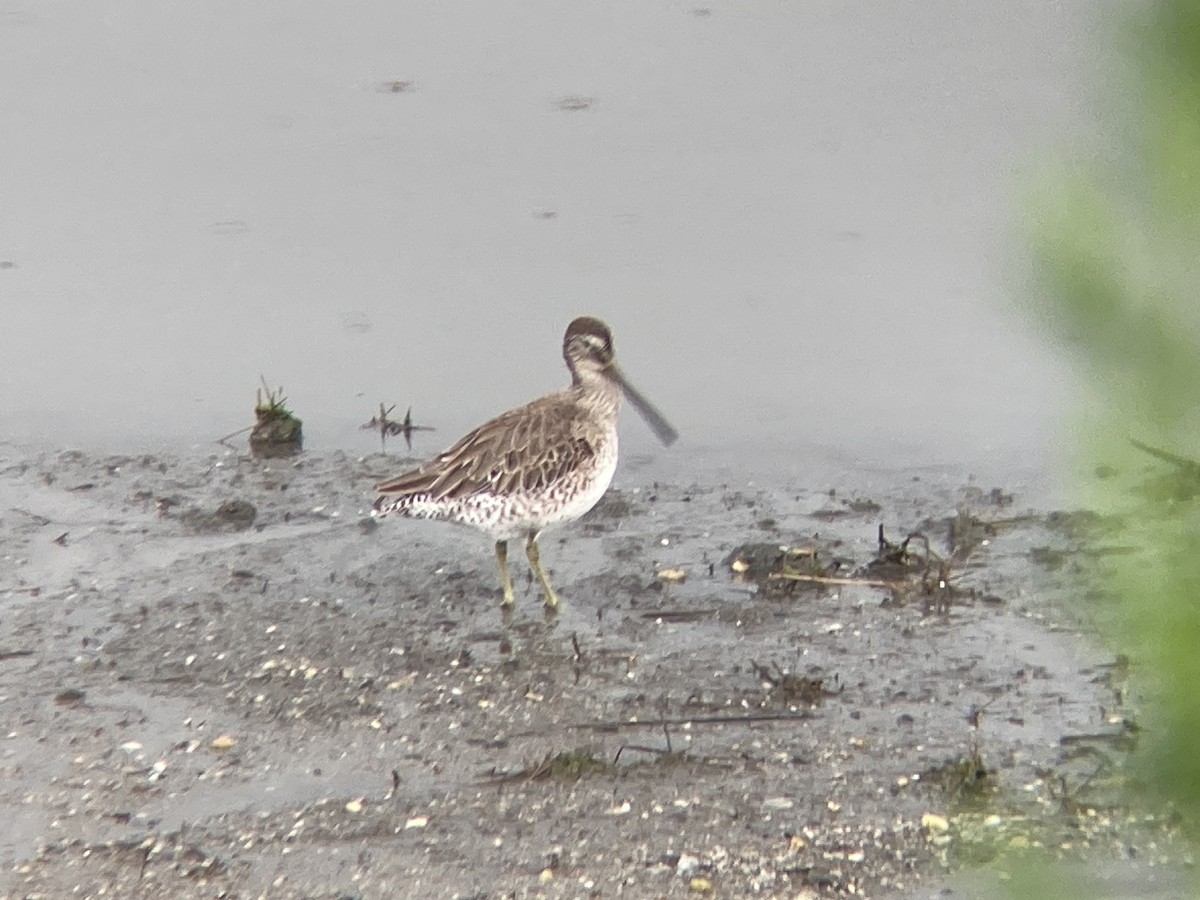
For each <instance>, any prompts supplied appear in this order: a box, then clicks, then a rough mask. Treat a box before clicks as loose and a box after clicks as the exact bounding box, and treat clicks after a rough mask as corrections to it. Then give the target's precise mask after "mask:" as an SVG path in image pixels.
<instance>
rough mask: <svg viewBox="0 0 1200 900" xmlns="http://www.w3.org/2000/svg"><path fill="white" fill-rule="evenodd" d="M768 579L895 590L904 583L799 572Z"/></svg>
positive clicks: (785, 573) (776, 574)
mask: <svg viewBox="0 0 1200 900" xmlns="http://www.w3.org/2000/svg"><path fill="white" fill-rule="evenodd" d="M767 578H782V579H784V580H786V581H809V582H812V583H813V584H857V585H861V586H863V587H881V588H895V587H899V586H900V585H901V584H903V582H900V581H883V580H880V579H877V578H839V577H837V576H834V575H802V574H800V573H799V572H772V573H770V574H769V575H768V576H767Z"/></svg>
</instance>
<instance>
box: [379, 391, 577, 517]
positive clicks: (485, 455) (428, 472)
mask: <svg viewBox="0 0 1200 900" xmlns="http://www.w3.org/2000/svg"><path fill="white" fill-rule="evenodd" d="M596 451H597V448H596V447H595V446H594V443H593V442H591V441H589V440H588V439H587V438H586V436H585V435H584V434H583V432H582V429H581V428H580V427H579V416H578V411H577V410H576V408H575V406H574V405H573V404H571V403H569V402H568V401H566V399H565V398H564V399H561V400H560V399H559V398H558V397H557V396H553V395H552V396H550V397H543V398H542V399H541V400H536V401H534V402H533V403H530V404H529V405H527V406H522V407H519V408H517V409H512V410H509V411H508V412H506V413H502V414H501V415H499V416H497V417H496V418H494V419H492V420H491V421H490V422H485V423H484V424H483V425H480V426H479V427H478V428H476V429H475V430H474V431H472V432H471V433H470V434H468V435H466V436H465V437H463V438H462V439H461V440H459V441H458V442H457V443H456V444H455V445H454V446H452V447H451V448H450V449H448V450H446V451H444V452H442V453H440V454H438V455H437V456H436V457H434V458H433V459H432V460H430V461H429V462H427V463H426V464H425V465H423V466H421V467H420V468H419V469H414V470H412V471H411V472H405V473H404V474H402V475H397V476H396V477H395V478H389V479H388V480H387V481H383V482H380V483H379V484H378V485H376V486H375V490H377V491H378V492H379V493H381V494H391V495H403V494H428V495H429V498H430V499H431V500H442V499H447V500H454V499H459V498H461V497H467V496H470V495H471V494H475V493H478V492H479V491H483V490H488V491H492V492H494V493H498V494H513V493H519V492H525V493H537V492H539V491H540V490H543V489H545V488H546V487H548V486H549V485H551V484H553V483H555V482H556V481H558V480H560V479H561V478H563V477H564V476H565V475H566V474H567V473H568V472H569V471H570V470H571V469H572V468H574V467H576V466H578V465H579V464H580V463H581V462H583V461H584V460H586V459H590V458H591V457H593V456H594V455H595V454H596Z"/></svg>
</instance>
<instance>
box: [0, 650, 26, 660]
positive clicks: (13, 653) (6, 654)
mask: <svg viewBox="0 0 1200 900" xmlns="http://www.w3.org/2000/svg"><path fill="white" fill-rule="evenodd" d="M22 656H33V651H32V650H0V662H4V661H5V660H6V659H19V658H20V657H22Z"/></svg>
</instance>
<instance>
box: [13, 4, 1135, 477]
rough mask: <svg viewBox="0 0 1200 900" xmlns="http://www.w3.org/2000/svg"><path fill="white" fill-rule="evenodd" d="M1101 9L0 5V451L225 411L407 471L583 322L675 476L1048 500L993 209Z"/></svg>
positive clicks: (532, 383)
mask: <svg viewBox="0 0 1200 900" xmlns="http://www.w3.org/2000/svg"><path fill="white" fill-rule="evenodd" d="M1115 9H1116V6H1115V4H1111V3H1106V4H1097V3H1095V2H1093V0H1070V2H1061V3H1055V4H1045V3H1040V2H1006V3H983V4H960V3H951V2H929V0H914V2H899V3H888V4H871V5H858V4H844V3H840V2H832V0H830V2H806V3H790V4H779V3H767V2H750V3H739V4H709V5H699V4H695V3H644V2H640V0H638V2H612V0H604V2H577V3H571V4H565V5H564V4H554V3H524V4H518V5H510V4H476V3H466V4H450V5H444V4H440V3H434V2H423V3H422V2H408V3H403V4H396V3H390V2H382V0H373V2H364V3H358V4H353V5H352V6H350V7H346V6H345V5H342V4H325V3H315V2H297V0H287V2H268V3H256V4H249V5H247V4H242V3H234V2H224V3H205V4H196V5H184V6H176V5H173V4H172V5H163V4H159V3H152V2H147V0H128V2H122V3H117V4H103V5H93V4H84V5H80V4H76V3H67V2H44V0H38V2H32V0H5V2H3V4H2V5H0V116H2V118H3V121H4V123H5V125H4V131H5V134H6V139H5V140H3V141H0V172H2V173H3V174H2V175H0V193H2V196H0V262H2V263H3V264H4V268H0V314H2V317H3V328H2V330H0V357H2V362H0V366H2V368H0V423H3V430H4V432H6V433H7V435H8V436H9V437H12V438H16V439H18V440H36V441H41V442H50V443H70V442H78V443H90V444H100V445H103V446H112V447H114V448H122V449H127V448H136V447H143V446H146V445H151V444H199V443H206V442H209V441H211V440H212V439H215V438H217V437H219V436H221V435H222V434H225V433H227V432H229V431H232V430H234V429H236V428H238V427H241V426H242V425H245V424H247V423H248V422H249V421H250V408H251V405H252V402H253V397H254V390H255V388H256V386H257V385H258V383H259V376H260V374H261V375H263V376H265V377H266V378H267V379H268V380H269V381H270V382H271V383H272V384H281V385H282V386H283V387H284V388H285V391H286V394H287V396H288V398H289V400H290V401H291V403H292V404H293V405H294V406H295V408H296V409H297V411H298V412H299V414H300V415H301V416H302V417H303V418H304V420H305V425H306V434H307V439H308V444H309V446H312V447H318V448H329V447H345V448H348V449H361V450H363V451H366V450H369V449H371V448H372V447H375V446H377V444H378V440H377V438H374V437H372V436H371V435H370V434H367V433H363V432H360V431H359V430H358V425H359V424H361V423H362V422H365V421H366V420H367V419H369V418H370V416H371V414H372V412H373V411H375V410H376V409H377V406H378V403H379V402H380V401H387V402H388V403H397V404H399V411H401V412H402V411H403V410H404V408H405V407H407V406H409V405H411V406H412V407H413V411H414V416H415V417H416V418H417V419H418V420H419V421H421V422H424V423H427V424H429V425H433V426H436V427H437V428H438V433H437V434H434V435H422V436H420V437H419V439H418V443H417V445H416V446H415V447H414V452H415V453H417V454H427V453H431V452H433V451H435V450H437V449H439V448H440V447H442V446H444V445H445V444H447V443H448V442H450V441H451V440H453V439H454V438H455V437H457V436H458V434H460V433H461V432H462V431H464V430H465V429H467V428H469V427H470V426H471V425H473V424H475V423H477V422H479V421H481V420H482V419H484V418H486V417H488V416H490V415H492V414H494V413H495V412H497V411H499V410H501V409H504V408H507V407H509V406H512V405H515V404H517V403H520V402H523V401H525V400H527V399H530V398H532V397H534V396H536V395H538V394H540V393H543V392H545V391H548V390H551V389H554V388H556V387H558V386H560V385H561V384H563V383H564V381H565V378H566V375H565V372H564V370H563V369H562V367H561V361H560V358H559V342H560V340H561V334H562V331H563V329H564V327H565V326H566V324H567V322H569V321H570V319H571V318H573V317H574V316H575V315H578V314H582V313H588V314H593V315H598V316H601V317H603V318H605V319H607V320H608V321H609V322H610V324H611V325H612V326H613V329H614V331H615V334H616V339H617V346H618V350H619V353H620V355H621V357H622V359H623V361H624V364H625V367H626V369H627V371H628V372H629V373H630V374H631V375H632V376H633V377H634V379H635V380H636V381H637V383H638V384H639V385H640V386H641V387H642V388H643V390H645V392H646V393H647V394H648V395H649V396H651V397H652V398H653V399H654V400H655V401H656V402H657V403H658V404H659V405H660V406H661V407H662V408H663V409H664V411H666V412H667V413H668V414H669V415H670V417H671V418H672V419H673V420H674V421H675V424H676V425H677V426H678V427H679V428H680V430H681V431H682V432H683V433H684V435H685V441H684V442H683V443H682V444H681V445H679V446H680V447H682V448H683V449H684V450H685V451H686V452H685V453H684V454H683V457H681V458H686V459H689V460H692V461H694V460H696V459H699V458H704V459H710V460H712V461H713V462H712V465H715V466H718V467H722V466H723V467H726V468H730V469H735V470H736V469H738V468H739V467H742V468H744V469H745V470H747V471H755V470H759V471H764V470H765V471H774V470H777V469H778V468H779V467H781V466H782V467H784V468H785V469H787V470H789V471H790V470H794V471H795V472H796V473H803V472H804V471H806V470H807V469H808V468H809V467H811V466H814V465H815V466H817V467H818V468H820V467H821V466H826V468H828V469H829V470H830V471H831V472H832V471H834V470H836V469H837V467H838V466H839V465H854V466H863V467H867V468H870V467H872V466H874V467H882V468H884V469H890V470H893V471H894V470H896V469H900V468H904V467H906V466H909V465H917V464H922V463H928V464H937V465H952V466H958V467H962V468H964V469H967V470H970V471H979V472H982V473H985V474H987V475H991V476H994V477H999V478H1006V477H1010V476H1014V477H1015V473H1021V472H1026V471H1034V472H1045V471H1049V470H1051V469H1053V468H1054V466H1055V464H1056V460H1057V459H1058V458H1059V456H1060V451H1059V449H1058V446H1059V442H1061V441H1062V440H1063V438H1064V435H1063V422H1064V420H1063V417H1064V414H1068V410H1069V407H1070V405H1071V404H1072V402H1073V401H1072V397H1073V395H1074V393H1075V391H1076V390H1077V388H1078V385H1077V384H1076V382H1075V377H1074V376H1073V375H1072V374H1071V372H1070V370H1069V369H1068V367H1067V365H1066V364H1065V362H1063V361H1062V360H1060V359H1059V358H1057V357H1056V354H1055V351H1054V350H1053V349H1052V348H1051V347H1049V346H1048V345H1047V344H1045V343H1044V341H1043V339H1042V338H1041V337H1039V336H1038V335H1037V333H1036V331H1035V330H1034V329H1033V328H1032V327H1031V325H1030V323H1028V322H1026V321H1023V320H1022V319H1021V318H1020V317H1019V316H1018V315H1016V313H1015V309H1016V304H1015V303H1014V298H1016V297H1017V296H1018V295H1021V294H1024V293H1027V292H1028V291H1030V290H1032V288H1031V286H1030V280H1029V278H1028V277H1027V276H1026V274H1025V272H1024V269H1025V267H1024V265H1023V264H1022V263H1021V262H1020V260H1021V258H1022V252H1021V243H1020V231H1019V215H1018V211H1019V206H1018V201H1017V198H1018V196H1019V192H1020V191H1021V190H1022V189H1023V188H1024V187H1026V186H1027V184H1028V182H1027V175H1028V173H1029V172H1031V171H1036V169H1037V167H1038V166H1039V165H1040V163H1041V161H1042V160H1043V159H1044V158H1045V157H1046V156H1047V154H1050V153H1054V152H1057V151H1058V150H1059V149H1060V148H1062V147H1063V146H1064V145H1065V144H1068V143H1069V142H1070V141H1071V140H1072V139H1073V138H1074V137H1075V136H1076V135H1078V134H1080V133H1084V132H1086V131H1087V130H1088V129H1089V124H1088V116H1089V105H1091V104H1093V103H1094V99H1095V98H1094V97H1093V96H1092V92H1091V89H1090V88H1089V87H1088V85H1089V83H1090V81H1091V80H1092V78H1093V74H1094V73H1093V69H1094V68H1095V67H1097V66H1099V65H1100V63H1099V62H1097V54H1098V53H1100V50H1099V49H1098V48H1101V47H1103V46H1105V41H1107V39H1108V31H1107V29H1108V23H1107V22H1106V19H1108V18H1110V16H1109V13H1111V12H1112V11H1113V10H1115ZM1067 421H1068V423H1069V414H1068V419H1067ZM623 439H624V441H625V446H626V448H628V449H629V450H631V451H632V452H633V453H634V454H638V453H641V454H649V453H653V452H656V451H655V449H654V446H655V445H654V443H653V439H652V437H651V436H650V435H649V433H648V431H647V430H646V429H645V428H644V427H642V426H641V425H640V424H637V423H634V422H632V421H631V422H630V423H629V425H628V427H627V428H626V431H625V436H624V438H623ZM822 461H824V462H822ZM679 465H680V466H682V467H683V468H684V469H686V468H687V466H683V465H682V463H679ZM689 465H692V463H691V462H689Z"/></svg>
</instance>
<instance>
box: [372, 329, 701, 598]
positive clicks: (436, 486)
mask: <svg viewBox="0 0 1200 900" xmlns="http://www.w3.org/2000/svg"><path fill="white" fill-rule="evenodd" d="M563 358H564V359H565V360H566V362H567V368H568V369H570V370H571V386H570V387H568V388H566V389H565V390H562V391H558V392H557V393H554V394H547V395H546V396H545V397H541V398H539V399H537V400H534V401H533V402H532V403H527V404H525V405H524V406H519V407H517V408H516V409H510V410H509V411H508V412H505V413H501V414H500V415H499V416H497V417H496V418H494V419H492V420H491V421H489V422H485V423H484V424H482V425H480V426H479V427H478V428H476V429H475V430H474V431H472V432H471V433H470V434H468V435H466V436H465V437H463V438H462V439H460V440H459V441H458V443H456V444H454V446H452V447H451V448H450V449H449V450H446V451H445V452H443V453H441V454H439V455H438V456H436V457H434V458H433V459H432V460H430V461H429V462H427V463H426V464H425V465H423V466H421V467H420V468H418V469H414V470H412V471H410V472H405V473H404V474H403V475H397V476H396V477H395V478H389V479H388V480H387V481H384V482H381V483H380V484H378V485H376V487H375V490H377V491H378V492H379V494H380V495H381V496H380V497H379V498H378V499H377V500H376V501H375V506H374V514H375V515H378V516H385V515H388V514H391V513H395V514H397V515H401V516H407V517H409V518H414V519H442V520H445V521H450V522H457V523H459V524H463V525H470V526H473V527H475V528H478V529H479V530H481V531H483V532H484V533H486V534H488V535H490V536H491V538H492V539H493V540H494V541H495V542H496V564H497V566H498V567H499V569H500V584H501V587H502V588H503V590H504V600H503V603H502V605H503V606H504V607H505V608H509V607H512V606H513V604H514V603H515V602H516V599H515V597H514V596H513V585H512V576H511V575H510V574H509V571H508V542H509V541H510V540H513V539H515V538H524V539H525V554H526V556H528V557H529V566H530V568H531V569H532V570H533V574H534V575H535V576H536V577H537V580H538V583H539V584H540V585H541V588H542V595H543V597H544V598H545V604H546V608H547V610H554V609H556V608H557V607H558V595H557V594H555V593H554V588H552V587H551V586H550V579H549V578H547V577H546V570H545V569H543V568H542V563H541V558H540V555H539V553H538V543H537V541H538V536H539V535H540V534H541V533H542V532H543V531H545V530H546V529H548V528H551V527H553V526H556V525H560V524H562V523H564V522H573V521H574V520H575V519H578V518H579V517H580V516H582V515H583V514H584V513H586V512H587V511H588V510H589V509H591V508H592V507H593V506H595V505H596V503H597V502H598V501H599V500H600V498H601V497H602V496H603V495H604V492H605V491H606V490H608V486H609V484H610V483H611V482H612V478H613V473H614V472H615V471H616V469H617V413H618V412H619V411H620V409H621V401H622V399H628V400H629V402H630V403H631V404H633V406H634V407H635V408H636V409H637V411H638V412H639V413H641V414H642V416H643V418H645V420H646V422H647V424H649V425H650V427H651V428H652V429H653V431H654V433H655V435H657V436H658V439H659V440H660V441H662V442H663V444H664V445H667V446H670V444H671V443H673V442H674V441H675V439H676V438H677V437H678V436H679V435H678V433H677V432H676V431H675V429H674V428H672V427H671V426H670V424H668V423H667V420H666V419H664V418H663V416H662V414H661V413H659V412H658V410H656V409H655V408H654V407H653V406H652V405H651V404H650V402H649V401H648V400H646V398H645V397H643V396H642V395H641V394H640V393H639V392H638V391H637V389H636V388H634V387H633V385H631V384H630V383H629V381H628V380H627V379H626V378H625V376H624V374H623V373H622V372H621V370H620V369H619V368H618V367H617V363H616V360H615V358H614V354H613V344H612V333H611V332H610V331H609V330H608V326H607V325H605V324H604V323H603V322H601V321H600V320H599V319H593V318H590V317H583V318H578V319H576V320H575V321H573V322H572V323H571V324H570V325H569V326H567V331H566V334H565V335H563Z"/></svg>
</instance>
